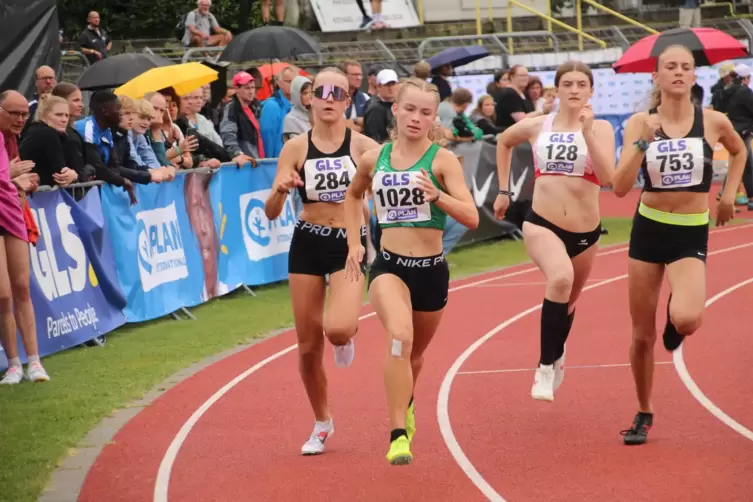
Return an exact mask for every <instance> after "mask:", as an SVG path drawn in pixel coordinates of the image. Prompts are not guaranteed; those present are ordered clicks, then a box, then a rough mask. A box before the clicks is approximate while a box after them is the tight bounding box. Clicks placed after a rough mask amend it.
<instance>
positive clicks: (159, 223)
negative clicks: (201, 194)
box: [102, 175, 207, 322]
mask: <svg viewBox="0 0 753 502" xmlns="http://www.w3.org/2000/svg"><path fill="white" fill-rule="evenodd" d="M186 178H187V176H185V175H179V176H177V177H176V178H175V179H174V180H173V181H171V182H169V183H160V184H157V183H150V184H148V185H136V186H135V189H136V198H137V199H138V202H137V203H136V204H135V205H133V206H131V205H130V202H129V198H128V194H127V193H126V192H125V191H124V190H123V189H122V188H119V187H115V186H111V185H104V186H103V187H102V204H103V207H104V213H105V219H106V221H107V226H108V228H109V230H110V238H111V240H112V247H113V250H114V252H115V266H116V268H117V272H118V278H119V280H120V285H121V288H122V290H123V293H124V294H125V296H126V298H127V300H128V305H127V306H126V307H125V309H124V313H125V315H126V317H127V319H128V322H140V321H148V320H151V319H156V318H158V317H162V316H164V315H167V314H170V313H172V312H175V311H176V310H178V309H180V308H181V307H193V306H196V305H199V304H200V303H202V302H203V301H205V299H206V298H207V295H206V293H205V276H204V266H203V263H202V255H201V252H200V251H199V239H198V237H197V233H198V232H197V231H196V230H195V229H194V227H193V226H192V223H194V224H195V225H197V227H198V226H199V225H200V222H199V221H194V222H192V221H191V219H190V218H189V214H191V211H190V208H189V207H188V205H189V201H190V200H191V198H190V197H186V194H185V192H184V191H185V190H188V189H190V184H188V185H187V182H186Z"/></svg>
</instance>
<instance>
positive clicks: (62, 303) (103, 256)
mask: <svg viewBox="0 0 753 502" xmlns="http://www.w3.org/2000/svg"><path fill="white" fill-rule="evenodd" d="M28 200H29V206H30V207H31V210H32V213H33V214H34V219H35V220H36V223H37V226H38V227H39V232H40V236H39V241H38V242H37V246H36V247H34V246H29V258H30V269H31V300H32V303H33V304H34V318H35V321H36V327H37V340H38V342H39V353H40V355H41V356H45V355H48V354H52V353H55V352H59V351H61V350H64V349H67V348H70V347H74V346H76V345H79V344H81V343H83V342H86V341H88V340H91V339H92V338H95V337H97V336H99V335H102V334H104V333H107V332H109V331H112V330H114V329H116V328H118V327H119V326H121V325H123V324H124V323H125V317H124V316H123V314H122V313H121V309H122V308H123V307H124V306H125V298H124V297H123V295H122V294H121V292H120V290H119V288H118V285H117V278H116V276H115V270H114V267H113V259H112V250H111V248H110V243H109V241H108V239H107V238H106V237H105V236H104V232H105V229H104V221H103V218H102V206H101V202H100V198H99V192H98V191H97V190H96V189H95V190H90V191H89V193H88V194H87V195H86V197H84V199H83V200H81V201H80V202H79V203H77V202H76V201H75V200H74V199H73V198H72V197H71V196H70V195H69V194H68V193H67V192H65V191H62V190H55V191H53V192H40V193H37V194H35V195H34V196H33V197H29V199H28ZM18 348H19V351H20V352H21V358H22V359H23V360H24V361H25V360H26V355H25V354H24V347H23V343H21V338H20V335H19V343H18ZM0 356H2V357H0V368H4V367H6V366H7V360H6V359H5V354H4V353H3V352H1V351H0Z"/></svg>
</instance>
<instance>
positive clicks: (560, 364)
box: [554, 351, 565, 391]
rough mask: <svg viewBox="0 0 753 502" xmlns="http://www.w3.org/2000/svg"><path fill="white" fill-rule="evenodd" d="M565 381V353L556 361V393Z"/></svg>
mask: <svg viewBox="0 0 753 502" xmlns="http://www.w3.org/2000/svg"><path fill="white" fill-rule="evenodd" d="M564 379H565V352H564V351H563V352H562V357H560V358H559V359H557V360H556V361H554V390H555V391H556V390H557V389H558V388H559V386H560V385H562V381H563V380H564Z"/></svg>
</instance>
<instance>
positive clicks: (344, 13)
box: [311, 0, 419, 32]
mask: <svg viewBox="0 0 753 502" xmlns="http://www.w3.org/2000/svg"><path fill="white" fill-rule="evenodd" d="M363 3H364V7H365V8H366V14H368V15H369V16H371V15H372V14H371V2H370V1H369V0H363ZM311 7H312V8H313V9H314V13H315V14H316V20H317V21H319V27H320V28H321V30H322V31H325V32H332V31H358V30H360V29H361V28H360V26H361V23H362V22H363V14H361V10H360V9H359V8H358V5H357V4H356V2H355V0H311ZM382 20H383V21H384V22H385V23H387V24H388V25H389V27H390V28H411V27H413V26H418V25H419V22H418V14H417V13H416V8H415V7H414V6H413V0H382Z"/></svg>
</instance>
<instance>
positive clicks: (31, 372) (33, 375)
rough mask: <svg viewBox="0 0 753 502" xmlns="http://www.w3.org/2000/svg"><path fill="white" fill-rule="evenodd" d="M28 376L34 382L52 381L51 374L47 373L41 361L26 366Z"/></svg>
mask: <svg viewBox="0 0 753 502" xmlns="http://www.w3.org/2000/svg"><path fill="white" fill-rule="evenodd" d="M26 378H28V379H29V380H30V381H32V382H49V381H50V375H48V374H47V372H46V371H45V370H44V367H42V363H39V362H33V363H29V366H28V367H27V368H26Z"/></svg>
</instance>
